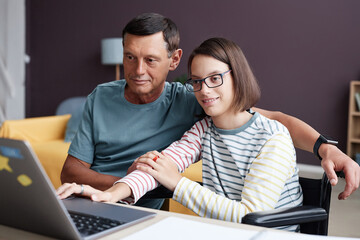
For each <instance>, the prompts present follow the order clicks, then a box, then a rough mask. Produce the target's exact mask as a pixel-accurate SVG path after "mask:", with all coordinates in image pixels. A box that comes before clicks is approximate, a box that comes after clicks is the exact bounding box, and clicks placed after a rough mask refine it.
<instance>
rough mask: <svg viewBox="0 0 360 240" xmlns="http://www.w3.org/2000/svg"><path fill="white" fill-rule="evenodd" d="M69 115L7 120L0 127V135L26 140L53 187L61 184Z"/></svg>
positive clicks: (66, 148) (67, 146)
mask: <svg viewBox="0 0 360 240" xmlns="http://www.w3.org/2000/svg"><path fill="white" fill-rule="evenodd" d="M70 117H71V115H70V114H68V115H61V116H49V117H37V118H27V119H23V120H8V121H5V122H4V123H3V125H2V126H1V129H0V137H3V138H12V139H19V140H26V141H28V142H29V143H30V145H31V147H32V149H33V150H34V152H35V154H36V155H37V157H38V159H39V161H40V162H41V164H42V166H43V167H44V169H45V171H46V173H47V175H48V176H49V178H50V180H51V182H52V184H53V185H54V187H55V188H58V187H59V186H60V185H61V181H60V173H61V169H62V166H63V165H64V162H65V159H66V156H67V151H68V149H69V146H70V143H67V142H64V136H65V129H66V124H67V122H68V120H69V119H70Z"/></svg>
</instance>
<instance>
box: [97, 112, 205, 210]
mask: <svg viewBox="0 0 360 240" xmlns="http://www.w3.org/2000/svg"><path fill="white" fill-rule="evenodd" d="M207 126H208V119H203V120H201V121H199V122H197V123H195V125H194V126H193V127H192V128H191V129H190V130H188V131H187V132H185V134H184V135H183V136H182V138H181V139H180V140H178V141H176V142H174V143H172V144H171V145H170V146H169V147H168V148H167V149H165V150H164V151H163V152H162V153H159V152H157V151H152V152H148V153H147V154H144V155H143V156H141V157H139V158H138V159H136V160H135V162H134V163H135V165H136V168H137V169H139V170H135V171H133V172H131V173H130V174H128V175H126V176H125V177H124V178H122V179H120V180H119V181H117V182H115V185H114V186H113V187H112V188H110V189H108V190H107V191H106V192H110V193H111V194H114V196H115V195H117V196H121V197H123V198H120V199H118V200H121V199H124V194H122V195H118V194H117V193H116V192H117V191H120V190H118V187H117V185H118V183H123V184H126V185H127V186H128V187H129V189H130V192H128V193H129V194H128V195H127V196H125V199H124V200H125V201H126V202H128V203H136V202H137V201H138V200H139V199H140V198H141V197H142V196H144V195H145V194H146V193H147V192H148V191H151V190H153V189H155V188H156V187H157V186H158V185H159V184H158V182H157V181H156V180H155V179H154V177H153V176H152V175H150V174H149V173H146V172H143V171H141V170H142V167H143V165H141V164H137V163H139V162H140V161H141V159H148V161H149V162H153V159H154V158H155V157H159V158H158V159H157V160H156V161H161V159H164V158H167V157H166V156H165V155H164V154H167V155H170V154H171V156H172V157H171V160H172V161H173V162H174V163H175V164H176V166H177V169H176V172H177V173H178V172H179V171H180V172H183V171H184V170H185V169H186V168H187V167H189V166H190V165H191V164H192V163H194V162H196V161H198V160H199V156H200V149H201V145H200V142H201V140H200V139H201V136H202V134H203V132H204V130H205V129H206V128H207ZM163 185H165V186H166V184H163ZM119 189H120V188H119ZM95 196H99V198H100V199H102V194H100V195H95ZM95 198H96V197H95ZM112 199H115V198H112Z"/></svg>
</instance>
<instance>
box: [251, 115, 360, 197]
mask: <svg viewBox="0 0 360 240" xmlns="http://www.w3.org/2000/svg"><path fill="white" fill-rule="evenodd" d="M253 110H254V111H256V112H259V113H260V114H262V115H264V116H266V117H268V118H270V119H273V120H277V121H279V122H281V123H282V124H284V125H285V126H286V127H287V129H288V130H289V132H290V134H291V137H292V139H293V142H294V145H295V147H296V148H299V149H302V150H305V151H308V152H312V151H313V147H314V144H315V142H316V140H317V139H318V138H319V136H320V134H319V133H318V132H317V131H316V130H315V129H313V128H312V127H311V126H309V125H308V124H306V123H305V122H303V121H301V120H300V119H297V118H295V117H292V116H289V115H286V114H284V113H281V112H275V111H267V110H263V109H259V108H253ZM319 154H320V156H321V157H322V161H321V166H322V167H323V168H324V170H325V172H326V175H327V177H328V179H329V180H330V182H331V184H332V185H333V186H334V185H336V184H337V182H338V178H337V176H336V173H335V171H343V172H344V173H345V180H346V185H345V189H344V191H343V192H342V193H340V194H339V196H338V198H339V199H346V198H347V197H348V196H350V194H352V193H353V192H354V191H355V190H356V189H357V188H358V187H359V184H360V167H359V165H358V164H356V163H355V161H353V160H352V159H351V158H350V157H348V156H347V155H346V154H344V153H343V152H342V151H340V149H338V148H337V147H336V146H333V145H331V144H321V146H320V148H319Z"/></svg>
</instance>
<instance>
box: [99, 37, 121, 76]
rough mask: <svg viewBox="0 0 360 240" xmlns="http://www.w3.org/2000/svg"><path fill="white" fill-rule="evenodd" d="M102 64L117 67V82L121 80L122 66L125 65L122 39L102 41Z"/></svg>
mask: <svg viewBox="0 0 360 240" xmlns="http://www.w3.org/2000/svg"><path fill="white" fill-rule="evenodd" d="M101 63H102V64H104V65H115V66H116V80H120V64H122V63H123V44H122V38H105V39H102V40H101Z"/></svg>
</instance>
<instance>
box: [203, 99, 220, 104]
mask: <svg viewBox="0 0 360 240" xmlns="http://www.w3.org/2000/svg"><path fill="white" fill-rule="evenodd" d="M217 99H219V98H208V99H204V100H202V102H203V103H212V102H215V101H216V100H217Z"/></svg>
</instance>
